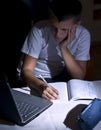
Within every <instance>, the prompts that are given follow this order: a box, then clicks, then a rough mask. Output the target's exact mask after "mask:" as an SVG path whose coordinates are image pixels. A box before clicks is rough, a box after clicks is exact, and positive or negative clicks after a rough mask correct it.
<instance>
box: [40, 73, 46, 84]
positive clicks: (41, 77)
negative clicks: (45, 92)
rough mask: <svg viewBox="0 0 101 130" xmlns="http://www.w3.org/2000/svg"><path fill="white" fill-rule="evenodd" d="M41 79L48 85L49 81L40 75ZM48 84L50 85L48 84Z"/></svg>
mask: <svg viewBox="0 0 101 130" xmlns="http://www.w3.org/2000/svg"><path fill="white" fill-rule="evenodd" d="M39 77H40V78H41V79H42V80H43V81H44V82H45V83H47V81H46V80H45V79H44V77H43V76H42V75H39ZM47 84H48V83H47Z"/></svg>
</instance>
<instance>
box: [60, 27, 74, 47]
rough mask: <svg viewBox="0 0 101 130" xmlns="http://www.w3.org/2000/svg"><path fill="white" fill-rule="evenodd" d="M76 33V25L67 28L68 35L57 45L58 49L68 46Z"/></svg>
mask: <svg viewBox="0 0 101 130" xmlns="http://www.w3.org/2000/svg"><path fill="white" fill-rule="evenodd" d="M75 33H76V25H73V26H72V27H70V28H68V35H67V37H66V38H65V39H64V40H63V41H62V42H60V43H59V45H60V47H66V46H67V45H68V44H70V43H71V42H72V41H73V40H74V38H75Z"/></svg>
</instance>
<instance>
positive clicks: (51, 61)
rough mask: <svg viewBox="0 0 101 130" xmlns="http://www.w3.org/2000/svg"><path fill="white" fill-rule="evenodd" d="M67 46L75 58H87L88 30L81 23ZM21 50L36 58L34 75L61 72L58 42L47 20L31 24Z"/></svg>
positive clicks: (88, 45)
mask: <svg viewBox="0 0 101 130" xmlns="http://www.w3.org/2000/svg"><path fill="white" fill-rule="evenodd" d="M67 47H68V49H69V51H70V52H71V54H72V55H73V57H74V59H75V60H81V61H87V60H89V59H90V55H89V48H90V33H89V31H88V30H87V29H86V28H84V27H83V26H81V25H80V26H78V27H77V29H76V37H75V39H74V40H73V41H72V43H70V44H69V45H68V46H67ZM21 51H22V52H23V53H25V54H27V55H30V56H32V57H34V58H37V59H38V61H37V65H36V68H35V70H34V72H33V73H34V74H35V75H36V77H38V76H39V75H40V74H41V75H43V76H44V77H47V78H51V77H53V76H56V75H58V74H59V73H61V72H62V70H63V68H64V61H63V59H62V56H61V52H60V50H59V46H58V43H57V42H56V41H55V39H54V37H53V35H52V33H51V28H50V25H49V23H48V22H47V21H44V22H39V23H38V24H36V26H33V28H32V29H31V31H30V33H29V34H28V36H27V38H26V40H25V42H24V45H23V47H22V49H21ZM68 62H69V61H68ZM18 71H19V72H20V68H18Z"/></svg>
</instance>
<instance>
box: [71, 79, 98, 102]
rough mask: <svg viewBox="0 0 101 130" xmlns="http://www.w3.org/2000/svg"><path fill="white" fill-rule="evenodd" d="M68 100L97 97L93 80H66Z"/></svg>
mask: <svg viewBox="0 0 101 130" xmlns="http://www.w3.org/2000/svg"><path fill="white" fill-rule="evenodd" d="M68 92H69V93H68V96H69V100H78V99H93V98H97V94H96V89H95V87H94V84H93V82H91V81H85V80H79V79H72V80H70V81H69V82H68Z"/></svg>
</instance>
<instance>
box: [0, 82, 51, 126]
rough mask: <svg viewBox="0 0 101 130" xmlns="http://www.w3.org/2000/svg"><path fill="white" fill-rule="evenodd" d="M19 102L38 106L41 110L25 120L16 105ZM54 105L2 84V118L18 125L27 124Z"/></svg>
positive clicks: (0, 110) (0, 108)
mask: <svg viewBox="0 0 101 130" xmlns="http://www.w3.org/2000/svg"><path fill="white" fill-rule="evenodd" d="M17 100H18V101H19V102H21V103H22V102H25V103H26V104H29V105H36V106H38V107H39V109H37V110H36V111H35V112H33V113H32V115H31V116H30V117H29V116H28V117H26V118H25V119H23V118H22V116H21V115H20V112H19V110H18V107H17V105H16V101H17ZM52 104H53V103H52V102H51V101H49V100H46V99H43V98H40V97H37V96H32V95H29V94H25V93H22V92H19V91H17V90H13V89H12V88H11V87H10V85H9V84H8V83H5V82H0V117H3V118H4V119H7V120H9V121H12V122H14V123H16V124H18V125H25V124H27V123H28V122H30V121H31V120H32V119H34V118H35V117H37V116H38V115H39V114H40V113H42V112H43V111H44V110H46V109H47V108H48V107H50V106H51V105H52Z"/></svg>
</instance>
